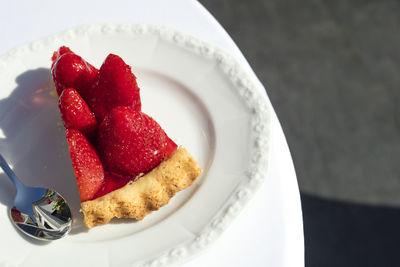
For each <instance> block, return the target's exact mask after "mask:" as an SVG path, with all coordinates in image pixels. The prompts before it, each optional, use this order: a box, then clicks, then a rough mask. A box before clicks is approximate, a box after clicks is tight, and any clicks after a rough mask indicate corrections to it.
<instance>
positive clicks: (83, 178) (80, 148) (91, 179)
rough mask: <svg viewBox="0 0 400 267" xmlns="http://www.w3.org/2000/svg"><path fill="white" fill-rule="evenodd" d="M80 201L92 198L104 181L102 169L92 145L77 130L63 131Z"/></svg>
mask: <svg viewBox="0 0 400 267" xmlns="http://www.w3.org/2000/svg"><path fill="white" fill-rule="evenodd" d="M65 133H66V137H67V141H68V145H69V154H70V157H71V160H72V167H73V168H74V171H75V179H76V182H77V184H78V189H79V196H80V199H81V201H82V202H83V201H86V200H91V199H93V197H94V195H95V194H96V192H97V191H98V190H99V189H100V188H101V186H102V184H103V181H104V170H103V166H102V165H101V162H100V159H99V157H98V156H97V154H96V151H95V150H94V148H93V146H92V145H91V144H90V143H89V141H88V140H87V139H86V138H85V136H84V135H83V134H82V133H81V132H79V131H78V130H73V129H67V130H66V131H65Z"/></svg>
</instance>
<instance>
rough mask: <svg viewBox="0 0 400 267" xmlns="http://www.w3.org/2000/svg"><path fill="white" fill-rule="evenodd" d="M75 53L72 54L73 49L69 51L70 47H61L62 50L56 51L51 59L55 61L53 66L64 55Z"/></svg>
mask: <svg viewBox="0 0 400 267" xmlns="http://www.w3.org/2000/svg"><path fill="white" fill-rule="evenodd" d="M73 53H74V52H72V51H71V49H69V47H66V46H61V47H60V48H58V50H57V51H55V52H54V53H53V56H52V57H51V61H53V64H54V62H55V61H56V60H57V59H58V58H59V57H61V56H62V55H64V54H73ZM53 64H52V65H51V67H53Z"/></svg>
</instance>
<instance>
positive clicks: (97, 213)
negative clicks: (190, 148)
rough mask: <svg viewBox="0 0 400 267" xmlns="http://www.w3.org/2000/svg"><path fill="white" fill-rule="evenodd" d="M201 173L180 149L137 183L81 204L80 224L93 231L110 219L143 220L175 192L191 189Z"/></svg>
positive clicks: (185, 151)
mask: <svg viewBox="0 0 400 267" xmlns="http://www.w3.org/2000/svg"><path fill="white" fill-rule="evenodd" d="M201 172H202V170H201V169H200V168H199V166H198V164H197V162H196V161H195V159H194V158H193V157H192V156H191V155H190V154H189V152H187V150H186V149H184V148H182V147H181V148H179V149H178V150H177V151H176V152H175V153H174V154H173V155H172V156H171V157H170V158H169V159H167V160H165V161H163V162H161V163H160V165H158V166H157V167H156V168H154V169H153V170H152V171H151V172H149V173H147V174H146V175H144V176H143V177H140V178H139V179H138V180H136V181H134V182H130V183H128V184H127V185H125V186H124V187H122V188H120V189H117V190H115V191H112V192H110V193H108V194H106V195H104V196H102V197H100V198H97V199H94V200H90V201H85V202H82V203H81V205H82V209H81V212H82V213H83V221H84V223H85V224H86V226H87V227H88V228H92V227H94V226H97V225H100V224H106V223H108V222H109V221H110V220H111V219H112V218H113V217H117V218H135V219H137V220H142V219H143V218H144V217H145V216H146V215H147V214H148V213H150V212H151V211H153V210H158V209H159V208H160V207H161V206H163V205H165V204H167V203H168V202H169V200H170V199H171V198H172V197H173V196H174V195H175V193H176V192H178V191H180V190H183V189H185V188H186V187H188V186H190V185H191V184H192V183H193V182H194V181H195V180H196V178H197V177H198V176H199V175H200V173H201Z"/></svg>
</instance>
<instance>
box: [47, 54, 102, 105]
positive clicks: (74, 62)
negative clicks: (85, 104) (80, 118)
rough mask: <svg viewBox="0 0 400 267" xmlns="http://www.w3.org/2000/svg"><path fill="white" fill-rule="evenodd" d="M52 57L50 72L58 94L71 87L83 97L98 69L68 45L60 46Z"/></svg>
mask: <svg viewBox="0 0 400 267" xmlns="http://www.w3.org/2000/svg"><path fill="white" fill-rule="evenodd" d="M53 58H54V61H53V64H52V67H51V73H52V75H53V80H54V83H55V85H56V90H57V93H58V95H60V94H61V92H62V91H63V90H64V89H66V88H69V87H72V88H75V89H76V90H77V91H78V92H79V93H80V94H81V95H82V97H83V98H84V99H85V97H86V95H87V92H88V91H89V90H90V88H91V87H92V85H93V82H94V80H95V78H96V76H97V73H98V72H99V71H98V70H97V69H96V68H95V67H93V66H92V65H90V64H89V63H88V62H86V61H85V60H83V59H82V58H81V57H80V56H78V55H76V54H75V53H73V52H72V51H71V50H70V49H69V48H68V47H61V48H60V49H59V51H58V52H55V53H54V54H53Z"/></svg>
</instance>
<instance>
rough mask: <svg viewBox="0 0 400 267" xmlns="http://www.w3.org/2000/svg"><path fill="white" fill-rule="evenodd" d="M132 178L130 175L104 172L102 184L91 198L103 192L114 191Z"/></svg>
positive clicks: (97, 196) (99, 195)
mask: <svg viewBox="0 0 400 267" xmlns="http://www.w3.org/2000/svg"><path fill="white" fill-rule="evenodd" d="M132 180H133V179H132V178H131V177H126V176H121V175H118V174H115V173H111V172H106V173H105V174H104V181H103V184H102V185H101V187H100V189H99V190H98V191H97V192H96V194H95V195H94V197H93V199H96V198H99V197H101V196H104V195H105V194H108V193H110V192H112V191H115V190H117V189H119V188H121V187H123V186H124V185H126V184H127V183H129V182H130V181H132Z"/></svg>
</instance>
